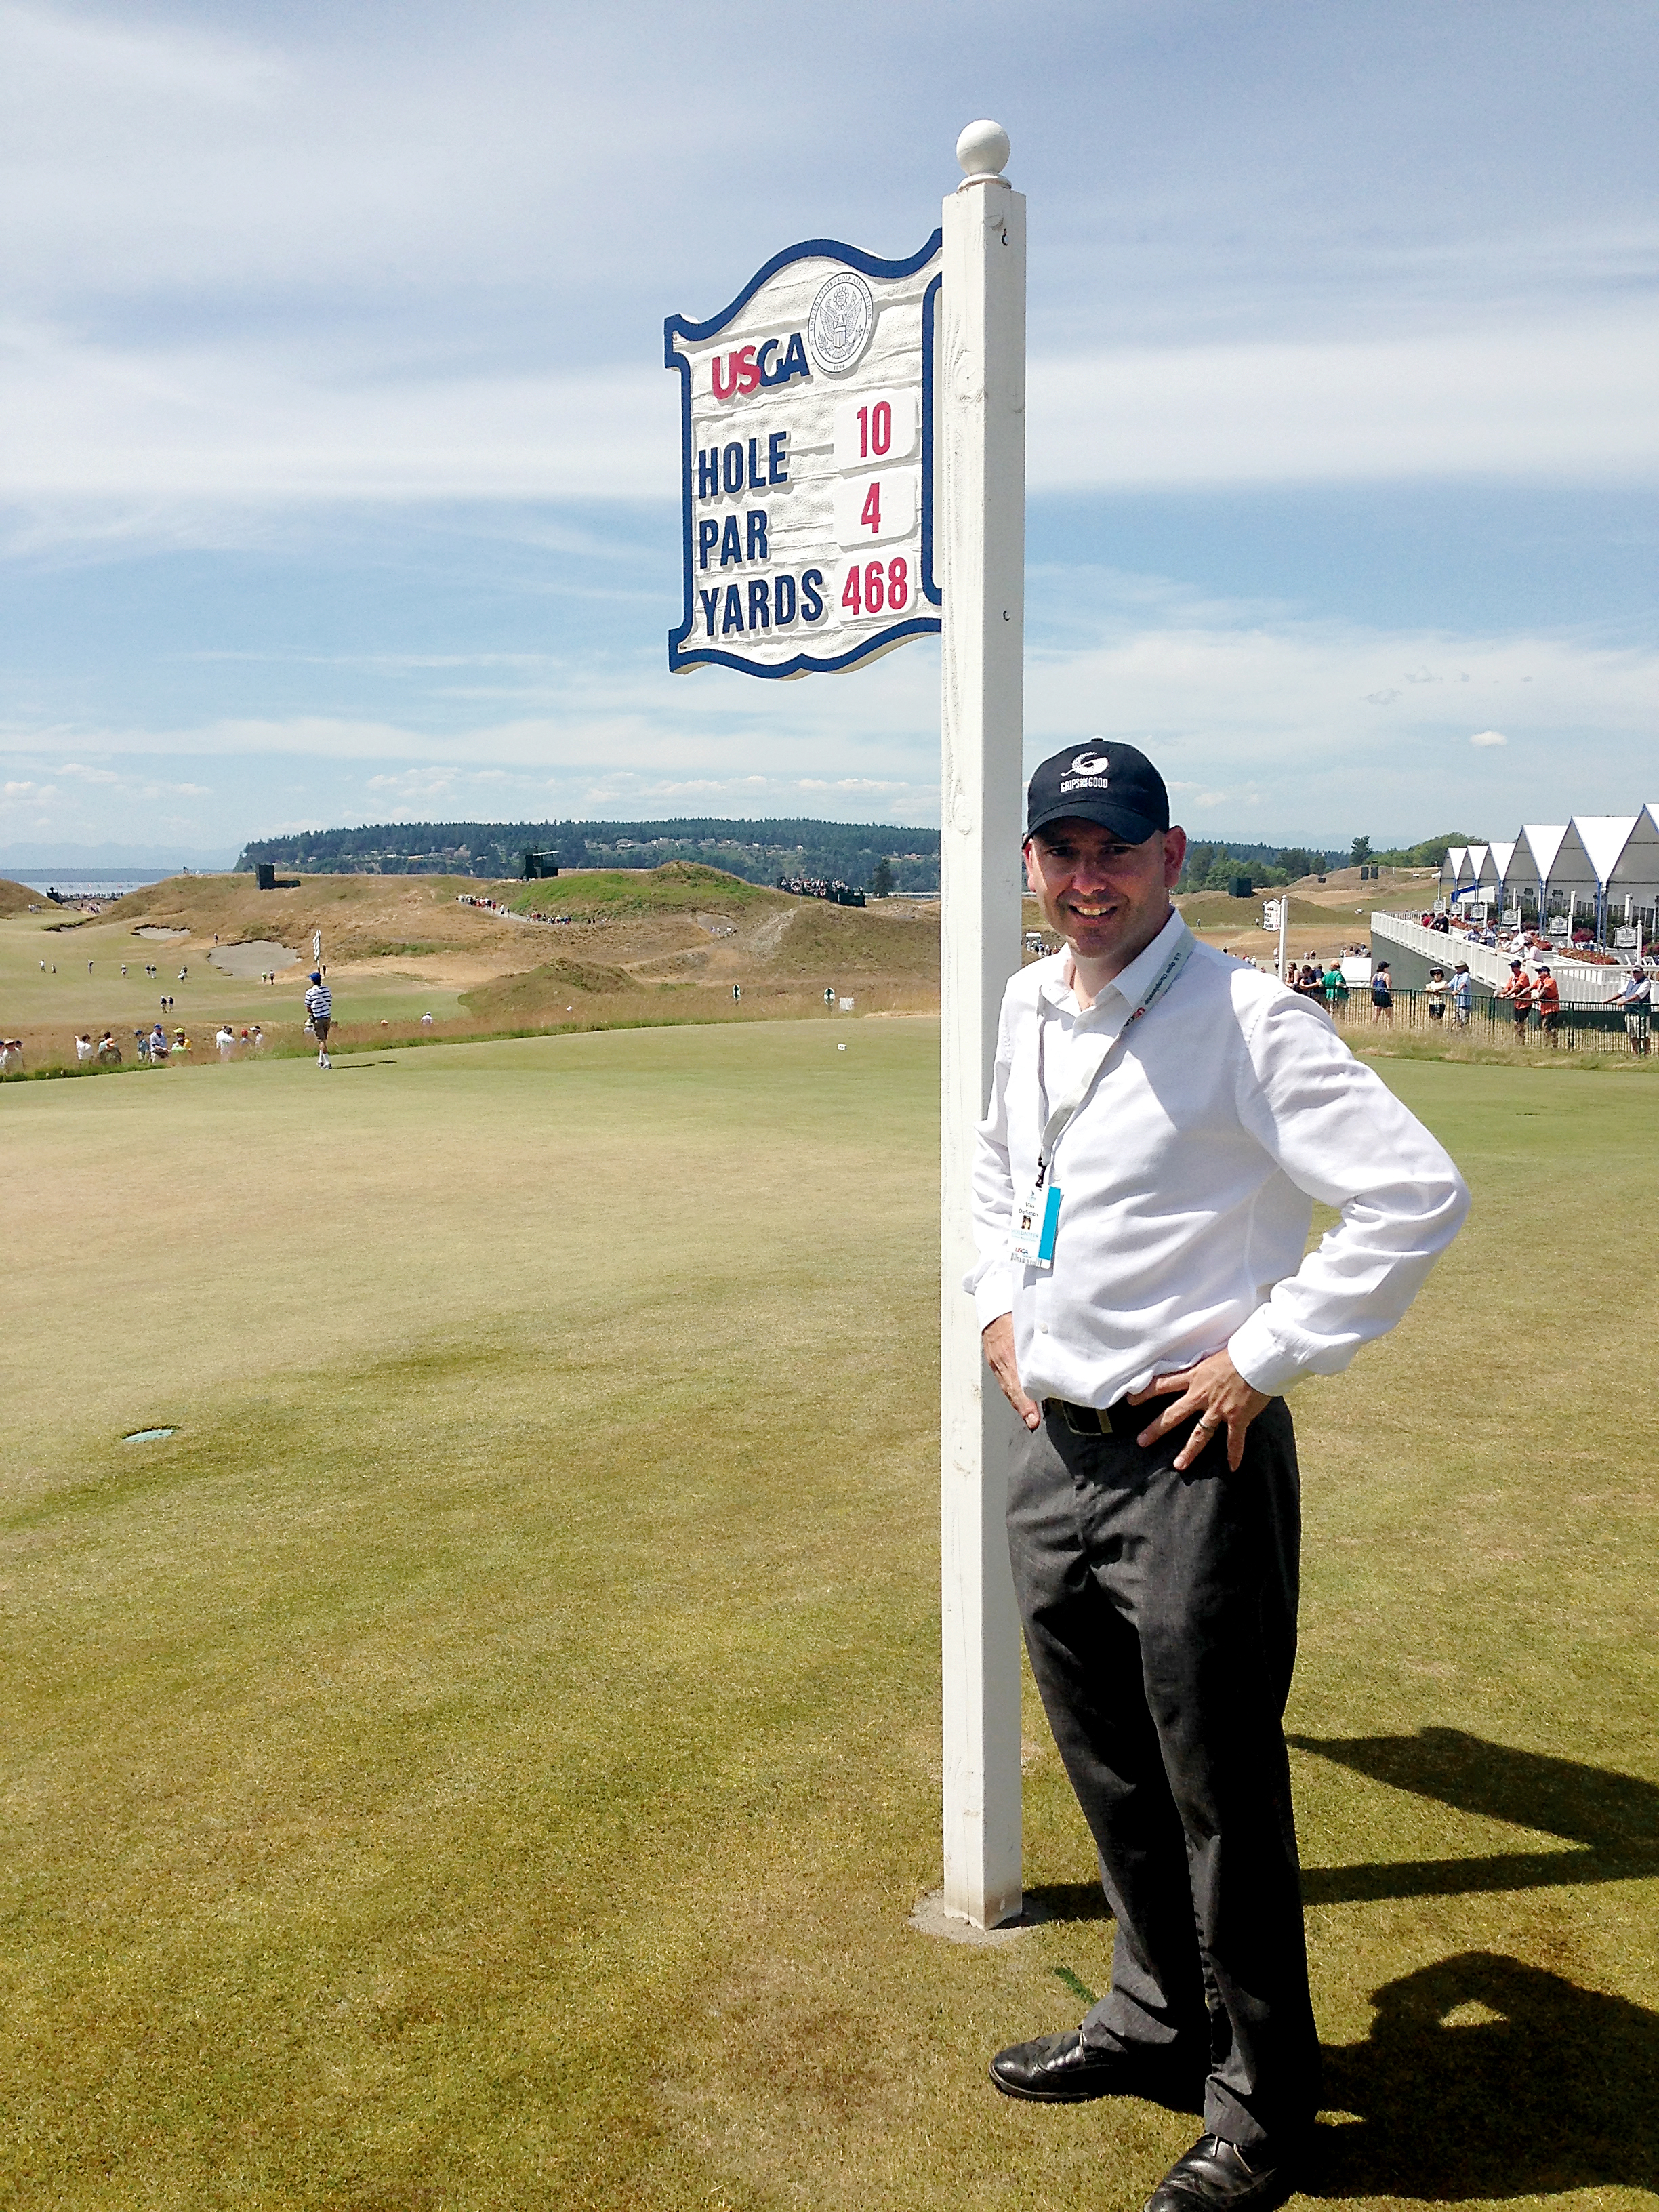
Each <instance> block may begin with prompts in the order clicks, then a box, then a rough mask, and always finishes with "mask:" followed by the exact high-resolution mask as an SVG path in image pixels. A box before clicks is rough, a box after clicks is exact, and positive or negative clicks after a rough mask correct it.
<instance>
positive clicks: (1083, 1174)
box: [963, 914, 1468, 1406]
mask: <svg viewBox="0 0 1659 2212" xmlns="http://www.w3.org/2000/svg"><path fill="white" fill-rule="evenodd" d="M1186 933H1187V925H1186V924H1185V922H1183V921H1182V920H1181V918H1180V916H1179V915H1174V914H1172V915H1171V916H1170V921H1168V923H1167V924H1166V925H1165V927H1164V929H1162V930H1161V931H1160V932H1159V933H1158V936H1157V937H1156V938H1155V939H1153V940H1152V944H1151V945H1148V946H1147V947H1146V951H1144V952H1142V953H1140V954H1139V956H1138V957H1136V958H1135V959H1134V960H1133V961H1132V962H1131V963H1130V964H1129V965H1128V967H1127V968H1126V969H1124V970H1123V972H1122V974H1121V975H1119V976H1118V977H1117V978H1116V979H1115V981H1113V982H1111V983H1109V984H1107V985H1106V986H1105V987H1104V988H1103V990H1102V992H1101V994H1100V995H1099V997H1098V999H1097V1000H1096V1002H1095V1005H1094V1006H1092V1007H1091V1008H1088V1009H1086V1010H1085V1009H1084V1008H1082V1007H1080V1006H1079V1005H1078V1002H1077V1000H1076V997H1075V996H1074V994H1073V989H1072V978H1073V969H1072V962H1071V954H1070V952H1069V951H1066V952H1060V953H1056V954H1054V955H1053V956H1052V957H1050V958H1048V959H1047V960H1040V961H1037V962H1036V963H1033V965H1032V966H1030V968H1027V969H1024V970H1023V971H1022V973H1021V974H1019V975H1016V976H1014V977H1013V978H1012V981H1010V983H1009V985H1008V987H1007V989H1006V992H1005V993H1004V994H1003V1001H1002V1018H1001V1025H1000V1031H999V1035H998V1039H997V1057H996V1067H995V1072H994V1076H993V1078H992V1086H991V1103H990V1110H989V1112H988V1113H987V1115H986V1118H985V1120H984V1121H983V1122H981V1125H980V1131H979V1145H978V1150H977V1155H976V1158H975V1170H974V1227H975V1241H976V1243H977V1244H978V1247H979V1253H980V1258H979V1264H978V1265H977V1267H975V1269H974V1271H973V1273H971V1274H970V1275H969V1277H968V1279H967V1280H966V1282H965V1284H964V1285H963V1287H964V1288H965V1289H968V1290H971V1291H973V1293H974V1296H975V1301H976V1304H977V1306H978V1311H979V1320H980V1326H981V1328H983V1327H984V1326H985V1325H986V1323H987V1322H991V1321H994V1320H995V1318H996V1317H997V1316H998V1315H1000V1314H1005V1313H1009V1312H1012V1315H1013V1317H1014V1341H1015V1347H1016V1352H1017V1354H1018V1361H1019V1373H1020V1379H1021V1381H1022V1383H1024V1387H1025V1389H1026V1392H1027V1394H1028V1395H1030V1396H1031V1397H1033V1398H1037V1399H1042V1398H1047V1397H1051V1398H1065V1399H1068V1400H1070V1401H1071V1402H1072V1403H1073V1404H1074V1405H1084V1406H1109V1405H1111V1404H1113V1403H1115V1401H1116V1400H1117V1399H1119V1398H1121V1396H1122V1395H1124V1393H1125V1392H1126V1391H1130V1390H1136V1389H1140V1388H1141V1387H1142V1386H1143V1385H1144V1384H1145V1383H1149V1382H1150V1381H1151V1380H1152V1377H1153V1376H1154V1375H1158V1374H1162V1373H1167V1372H1170V1371H1171V1370H1174V1369H1176V1368H1179V1367H1183V1366H1186V1365H1187V1364H1189V1363H1190V1362H1191V1361H1193V1360H1194V1359H1199V1358H1203V1357H1205V1355H1206V1354H1207V1353H1209V1352H1216V1351H1218V1350H1219V1349H1220V1348H1221V1347H1222V1346H1224V1345H1225V1346H1226V1347H1227V1348H1228V1350H1229V1351H1230V1352H1231V1355H1232V1358H1233V1362H1234V1364H1235V1365H1236V1366H1237V1369H1238V1370H1239V1372H1240V1374H1241V1375H1243V1377H1244V1378H1245V1380H1246V1382H1248V1383H1252V1384H1254V1385H1255V1388H1256V1389H1258V1390H1265V1391H1267V1392H1268V1393H1269V1394H1270V1395H1278V1394H1279V1392H1281V1391H1284V1390H1286V1389H1290V1388H1291V1386H1292V1385H1293V1384H1294V1383H1298V1382H1301V1381H1302V1380H1304V1378H1305V1377H1306V1376H1310V1375H1335V1374H1338V1373H1340V1371H1341V1370H1342V1369H1343V1368H1345V1367H1346V1365H1347V1364H1348V1362H1349V1361H1350V1360H1351V1359H1352V1358H1353V1355H1354V1353H1355V1352H1357V1351H1358V1348H1359V1346H1361V1345H1362V1344H1364V1343H1366V1342H1368V1341H1369V1340H1370V1339H1371V1338H1373V1337H1377V1336H1382V1335H1383V1334H1385V1332H1386V1331H1388V1330H1389V1329H1390V1328H1393V1327H1394V1325H1395V1322H1397V1321H1398V1320H1399V1319H1400V1317H1401V1315H1402V1314H1403V1313H1404V1312H1405V1310H1406V1309H1407V1306H1408V1305H1409V1304H1411V1302H1412V1299H1413V1297H1415V1296H1416V1294H1417V1291H1418V1290H1419V1287H1420V1286H1421V1285H1422V1283H1423V1280H1424V1279H1425V1276H1426V1275H1427V1273H1428V1272H1429V1269H1430V1268H1431V1267H1432V1266H1433V1264H1434V1261H1435V1260H1436V1259H1437V1257H1438V1255H1439V1254H1440V1253H1441V1252H1442V1251H1443V1249H1445V1247H1446V1246H1447V1245H1448V1244H1449V1243H1450V1242H1451V1240H1452V1238H1453V1237H1454V1236H1455V1234H1456V1233H1457V1230H1458V1228H1459V1226H1460V1225H1461V1224H1462V1219H1463V1216H1464V1214H1465V1213H1466V1212H1468V1191H1467V1190H1466V1189H1465V1188H1464V1185H1463V1180H1462V1176H1460V1175H1459V1174H1458V1172H1457V1170H1456V1169H1455V1167H1454V1166H1453V1165H1452V1163H1451V1161H1450V1160H1449V1158H1448V1157H1447V1155H1446V1153H1445V1152H1443V1150H1442V1148H1441V1147H1440V1146H1439V1145H1437V1143H1436V1141H1435V1139H1433V1138H1432V1137H1431V1135H1430V1134H1429V1133H1428V1131H1427V1130H1426V1129H1425V1127H1423V1125H1422V1123H1421V1122H1420V1121H1418V1120H1417V1119H1416V1117H1415V1116H1414V1115H1412V1114H1410V1113H1408V1112H1407V1109H1405V1107H1403V1106H1402V1105H1401V1103H1400V1102H1399V1100H1398V1099H1397V1098H1395V1096H1394V1094H1393V1093H1392V1091H1389V1089H1388V1087H1387V1086H1386V1085H1384V1084H1383V1082H1382V1081H1381V1079H1379V1078H1378V1077H1377V1076H1376V1075H1375V1074H1373V1073H1372V1072H1371V1070H1370V1068H1368V1067H1366V1066H1364V1065H1363V1064H1362V1063H1361V1062H1360V1061H1359V1060H1356V1059H1355V1058H1354V1056H1353V1054H1352V1053H1351V1052H1350V1051H1349V1050H1348V1048H1347V1047H1346V1045H1345V1044H1344V1043H1343V1042H1342V1040H1341V1038H1340V1037H1339V1036H1338V1035H1337V1034H1336V1031H1335V1030H1334V1027H1333V1026H1332V1024H1331V1023H1330V1022H1329V1020H1328V1018H1326V1016H1325V1014H1324V1012H1322V1009H1321V1008H1320V1007H1318V1006H1316V1005H1314V1004H1313V1003H1312V1002H1311V1001H1310V1000H1307V999H1304V998H1302V997H1299V996H1298V995H1297V994H1296V993H1295V992H1293V991H1288V990H1286V989H1285V987H1284V985H1283V984H1281V983H1279V982H1276V981H1274V980H1273V978H1272V977H1271V976H1268V975H1261V974H1259V973H1258V972H1257V971H1256V969H1254V968H1251V967H1249V966H1248V965H1246V964H1245V963H1242V962H1240V961H1237V960H1233V959H1231V958H1229V957H1228V956H1227V955H1226V954H1225V953H1221V952H1217V951H1213V950H1212V948H1211V947H1210V946H1208V945H1200V944H1194V948H1193V952H1192V957H1190V959H1189V960H1188V963H1187V965H1186V967H1185V968H1184V969H1182V972H1181V974H1180V975H1179V976H1178V977H1177V978H1176V981H1175V982H1174V983H1173V984H1172V985H1171V986H1170V989H1169V990H1168V991H1167V993H1166V994H1165V995H1164V997H1163V998H1162V999H1160V1000H1158V1003H1157V1004H1156V1005H1154V1006H1152V1007H1151V1008H1150V1009H1149V1010H1148V1012H1146V1014H1145V1015H1144V1016H1143V1017H1142V1018H1141V1019H1140V1020H1139V1021H1138V1022H1136V1023H1135V1024H1134V1025H1133V1029H1132V1030H1131V1031H1130V1033H1129V1035H1128V1036H1127V1037H1126V1038H1124V1040H1123V1042H1122V1043H1121V1045H1119V1046H1117V1047H1116V1048H1115V1049H1114V1051H1113V1053H1112V1055H1111V1057H1110V1059H1109V1060H1108V1061H1107V1063H1106V1066H1105V1068H1104V1070H1103V1073H1102V1074H1101V1075H1100V1077H1099V1079H1098V1080H1097V1082H1096V1084H1095V1085H1094V1087H1093V1089H1092V1090H1091V1091H1090V1092H1089V1094H1088V1096H1087V1097H1086V1098H1085V1101H1084V1103H1083V1105H1082V1106H1081V1108H1080V1109H1079V1111H1078V1113H1077V1114H1076V1115H1075V1116H1074V1117H1073V1121H1072V1122H1071V1125H1070V1127H1068V1128H1067V1129H1066V1131H1065V1133H1064V1134H1063V1135H1062V1136H1061V1137H1060V1139H1059V1142H1058V1145H1057V1146H1056V1149H1055V1155H1054V1165H1053V1169H1052V1171H1051V1173H1052V1179H1053V1180H1054V1182H1056V1183H1058V1184H1059V1186H1060V1193H1061V1198H1060V1224H1059V1231H1058V1237H1057V1240H1056V1243H1055V1249H1054V1272H1053V1273H1052V1274H1043V1273H1039V1272H1037V1271H1036V1270H1035V1269H1033V1268H1029V1267H1021V1266H1018V1265H1016V1264H1015V1263H1013V1262H1012V1261H1010V1260H1009V1258H1008V1232H1009V1228H1010V1222H1011V1216H1012V1209H1013V1206H1014V1203H1015V1200H1016V1198H1017V1197H1023V1196H1024V1194H1025V1193H1026V1192H1027V1191H1029V1190H1030V1188H1031V1185H1032V1183H1033V1182H1034V1180H1035V1178H1036V1162H1037V1147H1038V1144H1039V1140H1040V1138H1041V1134H1042V1122H1043V1117H1044V1115H1045V1114H1046V1113H1047V1111H1048V1109H1049V1108H1051V1107H1052V1106H1053V1104H1054V1102H1055V1100H1056V1099H1057V1098H1058V1097H1059V1096H1060V1093H1061V1091H1063V1090H1064V1089H1065V1088H1066V1079H1067V1077H1068V1076H1069V1075H1070V1073H1071V1072H1072V1069H1073V1066H1076V1065H1079V1063H1080V1061H1081V1059H1082V1056H1083V1055H1084V1054H1088V1053H1091V1051H1093V1052H1097V1051H1098V1049H1099V1041H1100V1039H1101V1037H1102V1036H1116V1035H1118V1033H1119V1032H1120V1031H1121V1030H1123V1029H1124V1027H1125V1026H1126V1024H1127V1023H1128V1021H1129V1018H1130V1016H1131V1015H1132V1014H1133V1012H1134V1010H1135V1008H1136V1007H1137V1006H1139V1004H1140V1003H1141V1000H1142V999H1143V998H1144V997H1145V995H1146V992H1147V991H1148V990H1149V989H1150V988H1151V987H1152V983H1153V981H1155V979H1156V978H1157V976H1158V973H1159V970H1160V969H1162V968H1163V966H1164V963H1165V961H1166V960H1167V959H1168V957H1169V955H1170V951H1172V950H1173V949H1174V947H1175V945H1176V943H1177V941H1178V940H1179V939H1180V938H1181V937H1182V936H1184V935H1185V934H1186ZM1039 1048H1041V1063H1042V1079H1039ZM1045 1092H1046V1098H1045V1097H1044V1095H1043V1094H1044V1093H1045ZM1316 1198H1317V1199H1321V1200H1323V1201H1324V1202H1325V1203H1326V1204H1327V1205H1328V1206H1335V1207H1338V1208H1340V1212H1341V1215H1342V1219H1341V1221H1340V1224H1339V1225H1337V1226H1336V1227H1334V1228H1333V1229H1332V1230H1331V1231H1328V1234H1327V1235H1326V1237H1324V1239H1323V1240H1322V1243H1320V1244H1319V1245H1318V1247H1317V1248H1316V1249H1315V1250H1314V1251H1312V1252H1309V1253H1307V1254H1306V1256H1305V1257H1304V1247H1305V1245H1306V1243H1307V1237H1308V1229H1309V1225H1310V1220H1311V1218H1312V1212H1313V1209H1312V1206H1311V1203H1310V1201H1311V1200H1313V1199H1316Z"/></svg>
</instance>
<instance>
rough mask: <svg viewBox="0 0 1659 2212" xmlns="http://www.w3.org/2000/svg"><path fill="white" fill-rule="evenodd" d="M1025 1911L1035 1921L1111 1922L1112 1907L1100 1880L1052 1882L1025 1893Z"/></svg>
mask: <svg viewBox="0 0 1659 2212" xmlns="http://www.w3.org/2000/svg"><path fill="white" fill-rule="evenodd" d="M1025 1911H1026V1915H1027V1917H1029V1918H1030V1919H1031V1920H1033V1921H1038V1920H1109V1919H1110V1918H1111V1917H1112V1908H1111V1906H1110V1905H1108V1904H1107V1902H1106V1893H1105V1891H1104V1890H1103V1889H1102V1887H1101V1886H1100V1884H1099V1883H1098V1882H1097V1881H1050V1882H1045V1883H1044V1884H1043V1885H1042V1887H1041V1888H1040V1889H1028V1890H1027V1891H1026V1893H1025Z"/></svg>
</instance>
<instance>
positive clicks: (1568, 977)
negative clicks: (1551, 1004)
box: [1371, 914, 1625, 1006]
mask: <svg viewBox="0 0 1659 2212" xmlns="http://www.w3.org/2000/svg"><path fill="white" fill-rule="evenodd" d="M1371 934H1372V936H1373V937H1380V938H1381V939H1383V942H1384V943H1385V944H1389V945H1398V946H1399V947H1400V949H1401V951H1402V952H1418V953H1421V955H1422V956H1423V957H1424V958H1425V960H1431V961H1432V962H1433V963H1435V965H1436V966H1437V967H1440V968H1443V969H1445V970H1446V972H1447V974H1448V975H1449V974H1450V973H1451V969H1452V963H1453V962H1454V961H1457V960H1467V961H1468V963H1469V973H1470V975H1473V976H1474V978H1475V980H1476V981H1477V982H1481V983H1485V984H1486V985H1487V986H1488V987H1489V988H1490V989H1492V990H1494V991H1495V990H1497V989H1498V987H1499V985H1500V984H1504V983H1507V982H1508V981H1509V980H1510V954H1509V953H1507V952H1500V951H1498V949H1497V948H1496V947H1495V946H1494V945H1471V944H1470V943H1469V942H1468V939H1467V938H1462V937H1447V936H1444V935H1443V934H1442V933H1441V932H1440V931H1439V930H1437V929H1425V928H1424V927H1423V925H1422V923H1421V922H1420V921H1410V920H1409V919H1408V918H1407V916H1406V915H1403V914H1374V915H1372V916H1371ZM1550 972H1551V974H1552V975H1553V976H1554V978H1555V981H1556V986H1557V987H1558V989H1559V991H1560V994H1561V996H1562V998H1563V999H1564V1000H1566V1002H1567V1003H1568V1004H1569V1005H1570V1006H1605V1005H1606V1004H1607V1000H1609V999H1616V998H1617V997H1618V995H1619V994H1620V991H1622V990H1623V989H1624V987H1625V970H1624V969H1623V968H1622V967H1620V968H1601V967H1598V966H1596V965H1595V964H1594V963H1592V962H1589V961H1586V960H1568V959H1565V958H1559V957H1552V958H1551V961H1550Z"/></svg>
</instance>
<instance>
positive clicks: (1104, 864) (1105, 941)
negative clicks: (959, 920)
mask: <svg viewBox="0 0 1659 2212" xmlns="http://www.w3.org/2000/svg"><path fill="white" fill-rule="evenodd" d="M1186 857H1187V833H1186V831H1185V830H1184V829H1160V830H1158V831H1156V832H1155V833H1154V835H1153V836H1150V837H1148V838H1147V840H1146V842H1145V844H1142V845H1131V844H1128V843H1127V842H1125V840H1124V839H1123V838H1121V837H1120V836H1117V835H1116V834H1115V832H1114V831H1112V830H1110V829H1106V828H1105V827H1104V826H1103V824H1102V823H1098V822H1087V821H1085V820H1084V819H1083V818H1082V817H1080V816H1075V815H1068V816H1066V817H1064V818H1063V819H1062V820H1060V821H1059V822H1050V823H1047V824H1046V825H1045V826H1044V827H1043V828H1042V829H1038V830H1036V831H1035V832H1034V833H1033V834H1032V836H1030V837H1029V838H1028V839H1027V840H1026V844H1025V877H1026V881H1027V882H1028V883H1029V884H1030V888H1031V895H1032V896H1033V897H1034V898H1035V899H1036V902H1037V904H1038V906H1039V907H1040V908H1041V909H1042V919H1043V921H1045V922H1047V924H1048V927H1049V928H1050V929H1052V930H1054V931H1055V932H1056V933H1058V934H1059V935H1060V936H1061V937H1063V938H1064V939H1066V943H1067V944H1068V945H1070V946H1071V948H1072V951H1073V957H1075V958H1076V959H1077V960H1078V961H1079V963H1086V964H1088V965H1089V966H1091V967H1094V966H1096V965H1097V963H1103V965H1102V968H1101V972H1102V973H1103V974H1104V975H1115V973H1116V972H1117V970H1118V969H1120V968H1123V967H1127V965H1128V963H1129V962H1130V961H1131V960H1133V958H1134V957H1135V956H1136V954H1137V953H1139V952H1144V951H1146V947H1147V946H1148V945H1150V944H1151V943H1152V939H1154V938H1155V937H1156V936H1157V935H1158V932H1159V930H1160V929H1162V928H1163V927H1164V923H1165V922H1166V921H1168V919H1169V914H1170V897H1169V895H1170V891H1171V890H1173V889H1174V887H1175V885H1176V883H1177V882H1178V881H1179V880H1180V877H1181V866H1182V861H1183V860H1185V859H1186Z"/></svg>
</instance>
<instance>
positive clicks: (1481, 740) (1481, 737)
mask: <svg viewBox="0 0 1659 2212" xmlns="http://www.w3.org/2000/svg"><path fill="white" fill-rule="evenodd" d="M1469 743H1470V744H1472V745H1482V746H1490V745H1506V744H1508V743H1509V739H1508V738H1506V737H1505V736H1504V732H1502V731H1501V730H1477V731H1476V732H1475V733H1474V736H1473V737H1472V738H1470V739H1469Z"/></svg>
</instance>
